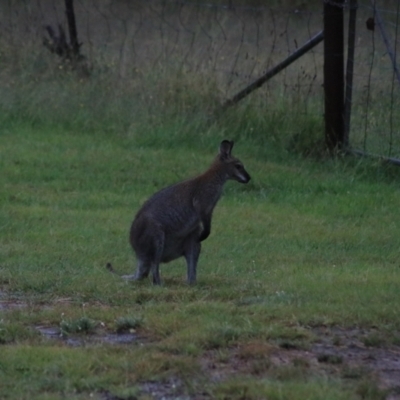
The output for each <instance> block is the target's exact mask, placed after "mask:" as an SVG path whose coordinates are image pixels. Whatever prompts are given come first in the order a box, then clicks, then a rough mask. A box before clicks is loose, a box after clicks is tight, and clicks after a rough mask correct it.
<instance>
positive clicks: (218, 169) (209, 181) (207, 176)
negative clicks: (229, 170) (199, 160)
mask: <svg viewBox="0 0 400 400" xmlns="http://www.w3.org/2000/svg"><path fill="white" fill-rule="evenodd" d="M198 179H199V181H200V182H201V186H204V188H208V190H210V189H211V190H212V189H214V190H215V191H216V192H218V193H219V192H221V190H222V187H223V186H224V184H225V182H226V181H227V180H228V176H227V174H226V171H225V168H224V164H223V163H222V162H221V161H220V160H219V159H218V158H217V159H215V160H214V162H213V163H212V164H211V165H210V167H209V168H208V169H207V171H205V172H204V173H203V174H201V175H200V176H199V177H198Z"/></svg>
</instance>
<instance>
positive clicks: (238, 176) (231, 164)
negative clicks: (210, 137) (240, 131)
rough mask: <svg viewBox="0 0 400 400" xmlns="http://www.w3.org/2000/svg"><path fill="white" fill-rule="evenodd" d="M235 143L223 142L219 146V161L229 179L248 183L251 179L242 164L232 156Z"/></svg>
mask: <svg viewBox="0 0 400 400" xmlns="http://www.w3.org/2000/svg"><path fill="white" fill-rule="evenodd" d="M232 148H233V141H229V140H223V141H222V142H221V144H220V146H219V154H218V157H217V159H218V160H219V161H220V162H221V163H222V165H221V167H222V169H223V171H224V172H225V174H226V177H227V179H233V180H236V181H238V182H240V183H247V182H248V181H249V180H250V179H251V178H250V175H249V174H248V172H247V171H246V170H245V168H244V166H243V164H242V162H241V161H240V160H239V159H238V158H236V157H234V156H233V155H232Z"/></svg>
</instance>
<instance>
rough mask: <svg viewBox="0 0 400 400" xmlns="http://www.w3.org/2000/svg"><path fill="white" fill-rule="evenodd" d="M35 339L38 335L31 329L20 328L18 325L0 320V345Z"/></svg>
mask: <svg viewBox="0 0 400 400" xmlns="http://www.w3.org/2000/svg"><path fill="white" fill-rule="evenodd" d="M35 337H38V334H37V332H35V331H34V330H33V329H30V328H27V327H25V326H21V325H20V324H18V323H13V322H4V321H1V320H0V345H1V344H10V343H15V342H19V341H25V340H28V339H34V338H35Z"/></svg>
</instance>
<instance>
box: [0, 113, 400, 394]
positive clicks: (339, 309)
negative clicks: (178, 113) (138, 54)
mask: <svg viewBox="0 0 400 400" xmlns="http://www.w3.org/2000/svg"><path fill="white" fill-rule="evenodd" d="M193 124H194V125H193ZM235 125H237V124H235ZM3 126H4V128H3V129H2V132H1V143H2V144H1V147H0V149H1V154H0V163H1V171H2V173H1V175H0V181H1V187H2V188H3V189H2V191H1V197H0V201H1V212H0V224H1V252H0V313H1V314H0V343H1V345H0V352H1V357H0V392H1V393H2V398H4V399H61V398H68V399H87V398H97V399H134V398H140V399H149V398H168V399H170V398H171V399H172V398H182V399H183V398H185V399H186V398H193V399H198V398H220V399H265V398H268V399H322V398H323V399H383V398H385V396H386V395H387V394H388V393H389V392H390V391H391V393H392V394H393V393H395V387H396V379H397V378H394V377H393V376H391V375H390V373H388V372H385V370H388V369H389V367H392V370H393V371H394V374H398V373H399V370H398V369H397V370H396V369H395V367H393V365H395V364H393V365H390V364H388V363H389V362H390V357H392V356H398V354H399V347H398V346H399V344H400V336H399V329H400V291H399V284H400V279H399V274H400V270H399V261H398V249H399V247H400V234H399V233H400V228H399V226H400V225H399V214H398V204H399V200H400V192H399V189H398V183H397V180H398V178H397V176H398V170H397V169H395V168H393V167H389V166H385V165H380V164H373V163H371V162H368V161H366V160H361V161H360V160H354V159H340V158H339V159H334V160H332V159H326V158H323V159H320V160H319V161H315V160H312V159H304V158H301V157H300V156H298V155H296V154H291V153H288V152H287V151H285V150H283V149H280V150H279V149H278V147H274V144H273V141H271V143H269V144H268V143H265V144H264V145H263V146H261V145H260V142H257V141H255V140H253V139H251V138H246V137H245V134H243V136H240V133H239V130H240V129H242V128H243V127H240V126H237V129H236V131H235V130H234V129H233V126H231V128H232V129H231V131H230V134H231V136H230V135H229V133H227V132H226V130H225V131H224V129H221V126H219V127H214V128H210V129H209V130H208V131H206V132H205V133H204V134H203V135H197V132H196V125H195V123H194V122H186V123H182V122H181V121H179V120H177V119H173V118H172V117H171V118H170V120H169V123H168V124H164V126H162V127H160V128H159V129H157V128H156V127H155V126H153V127H151V128H149V129H148V132H146V134H145V135H138V134H134V133H132V131H131V130H128V131H125V132H121V133H120V134H117V133H114V134H110V133H109V132H108V131H105V132H104V131H99V132H93V131H92V130H90V129H88V130H85V129H84V128H82V129H81V130H78V129H76V127H73V129H71V128H70V127H68V125H67V124H61V125H60V126H58V127H57V126H56V125H55V124H49V123H47V122H43V123H40V122H38V121H34V122H32V121H30V120H24V119H20V120H17V119H16V118H11V117H10V116H9V117H8V118H7V119H4V120H3ZM161 128H162V129H161ZM139 130H140V129H139ZM192 132H193V133H192ZM243 132H244V130H243ZM224 136H227V138H229V139H235V140H236V145H235V149H234V153H235V155H237V156H238V157H240V158H241V159H242V161H243V162H244V164H245V166H246V168H247V169H248V171H249V172H250V174H251V175H252V181H251V182H250V183H249V184H248V185H239V184H237V183H228V184H227V186H226V188H225V194H224V196H223V198H222V200H221V202H220V203H219V205H218V206H217V209H216V211H215V217H214V221H213V230H212V234H211V236H210V237H209V239H208V240H207V241H205V242H204V246H203V251H202V254H201V257H200V262H199V271H198V284H197V286H196V287H188V286H187V285H186V283H185V274H186V271H185V265H184V262H183V261H180V260H179V261H177V262H173V263H171V264H167V265H164V266H163V267H162V268H161V276H162V280H163V285H162V286H161V287H153V286H152V285H151V283H150V281H145V282H140V283H126V282H123V281H122V280H121V279H119V278H118V277H116V276H114V275H111V274H110V273H109V272H108V271H107V270H106V268H105V264H106V263H107V262H112V263H113V265H115V268H116V269H117V270H118V272H121V273H132V272H133V271H134V268H135V262H134V255H133V254H132V252H131V249H130V247H129V244H128V230H129V226H130V223H131V221H132V219H133V216H134V214H135V211H136V210H137V209H138V207H139V206H140V205H141V204H142V203H143V201H144V200H145V199H146V198H147V197H148V196H149V195H151V194H152V193H153V192H154V191H156V190H158V189H160V188H161V187H163V186H165V185H167V184H170V183H172V182H175V181H178V180H180V179H184V178H186V177H188V176H192V175H195V174H196V173H199V172H201V171H202V170H204V169H205V168H206V167H207V166H208V164H209V163H210V162H211V160H212V158H213V157H214V156H215V154H216V151H217V148H218V144H219V141H220V139H221V138H222V137H224ZM124 340H126V342H125V341H124ZM354 349H355V350H354ZM360 355H361V356H362V357H364V358H362V357H361V358H360V357H359V356H360ZM367 356H370V358H368V357H367ZM374 357H375V360H376V362H372V361H371V359H374ZM368 360H370V361H368ZM385 360H386V361H385ZM388 360H389V361H388ZM385 362H386V364H385ZM393 362H394V361H393ZM393 368H394V369H393ZM397 376H398V375H397ZM397 388H398V386H397ZM393 398H396V397H393Z"/></svg>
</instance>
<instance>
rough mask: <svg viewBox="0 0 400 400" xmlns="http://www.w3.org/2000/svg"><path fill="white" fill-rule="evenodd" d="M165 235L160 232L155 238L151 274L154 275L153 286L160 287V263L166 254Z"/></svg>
mask: <svg viewBox="0 0 400 400" xmlns="http://www.w3.org/2000/svg"><path fill="white" fill-rule="evenodd" d="M164 243H165V234H164V232H163V231H161V230H160V231H159V232H158V233H157V234H155V235H154V237H153V246H152V249H151V272H152V275H153V284H154V285H160V284H161V279H160V263H161V259H162V255H163V253H164Z"/></svg>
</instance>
